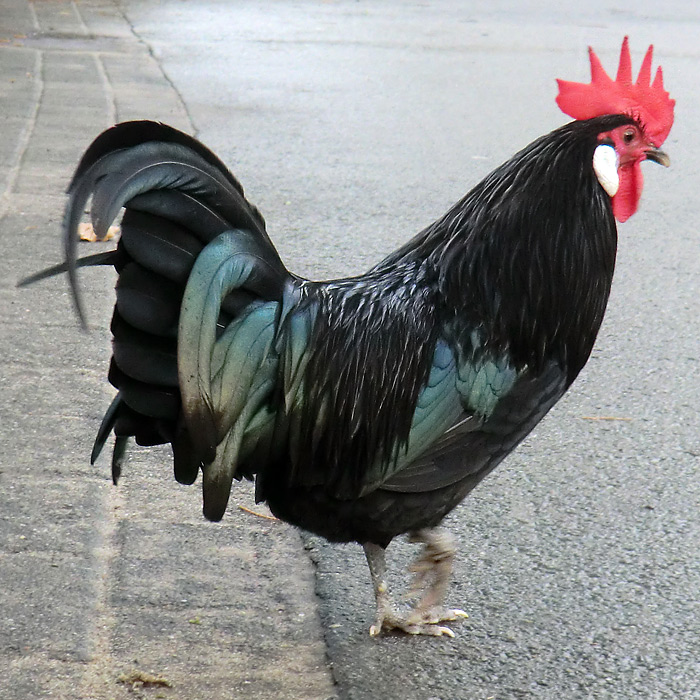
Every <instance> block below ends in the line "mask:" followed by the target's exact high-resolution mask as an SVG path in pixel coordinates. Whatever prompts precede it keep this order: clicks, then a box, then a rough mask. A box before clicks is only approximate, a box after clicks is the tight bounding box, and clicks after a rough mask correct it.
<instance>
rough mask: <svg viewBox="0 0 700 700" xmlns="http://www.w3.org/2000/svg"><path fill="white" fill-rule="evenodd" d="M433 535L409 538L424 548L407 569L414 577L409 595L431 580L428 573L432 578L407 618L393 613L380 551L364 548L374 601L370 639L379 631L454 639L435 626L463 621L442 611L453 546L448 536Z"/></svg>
mask: <svg viewBox="0 0 700 700" xmlns="http://www.w3.org/2000/svg"><path fill="white" fill-rule="evenodd" d="M435 532H436V531H433V530H421V531H419V532H418V533H415V534H414V535H412V539H413V540H414V541H420V542H424V543H425V545H426V546H425V550H424V553H423V555H422V556H421V557H420V558H419V559H418V560H417V561H416V563H415V564H414V565H413V566H412V567H411V568H412V570H413V571H415V574H416V575H415V578H414V581H413V587H412V591H414V592H415V591H417V590H418V588H417V587H420V589H422V588H423V586H424V584H425V583H427V582H428V580H429V579H430V578H431V575H430V574H431V571H433V572H434V575H433V576H432V578H433V583H432V585H431V586H430V587H429V588H428V589H427V590H426V591H425V593H424V595H423V597H422V598H421V599H420V601H419V602H418V604H417V605H416V606H415V607H414V608H413V609H412V610H410V611H409V612H408V613H407V614H401V613H399V612H397V611H396V610H395V609H394V607H393V605H392V602H391V597H390V596H389V592H388V590H387V585H386V580H385V574H386V559H385V556H384V548H383V547H380V546H379V545H376V544H371V543H367V544H365V545H364V550H365V556H366V557H367V564H368V565H369V571H370V575H371V577H372V587H373V588H374V597H375V599H376V602H377V613H376V618H375V622H374V624H373V625H372V626H371V627H370V630H369V633H370V635H371V636H373V637H374V636H376V635H378V634H379V633H380V632H381V631H382V630H391V629H397V630H401V631H403V632H406V633H407V634H426V635H430V636H434V637H440V636H442V635H447V636H449V637H454V632H453V631H452V630H451V629H450V628H449V627H443V626H441V625H440V624H438V623H440V622H442V621H444V620H456V619H458V618H460V617H467V614H466V613H464V612H463V611H461V610H448V609H445V608H443V607H442V602H443V600H444V597H445V593H446V591H447V584H448V581H449V576H450V571H451V569H452V557H453V555H454V545H452V540H451V538H449V536H446V537H447V539H445V535H444V534H443V533H439V532H438V533H437V535H438V536H434V535H435ZM446 543H449V545H450V546H451V548H449V547H447V544H446ZM446 549H449V551H446Z"/></svg>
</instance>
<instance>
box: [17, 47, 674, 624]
mask: <svg viewBox="0 0 700 700" xmlns="http://www.w3.org/2000/svg"><path fill="white" fill-rule="evenodd" d="M652 50H653V47H651V46H650V47H649V50H648V51H647V53H646V55H645V57H644V60H643V63H642V67H641V70H640V73H639V77H638V79H637V81H636V82H633V79H632V72H631V61H630V53H629V47H628V42H627V38H625V40H624V42H623V45H622V51H621V55H620V64H619V69H618V73H617V77H616V79H615V80H612V79H611V78H610V77H609V76H608V75H607V74H606V72H605V71H604V69H603V68H602V66H601V64H600V62H599V60H598V58H597V57H596V55H595V53H594V52H593V51H592V50H589V54H590V62H591V73H592V80H591V83H590V84H582V83H571V82H566V81H558V82H559V95H558V97H557V102H558V104H559V106H560V107H561V109H562V110H563V111H564V112H565V113H567V114H568V115H569V116H571V117H573V118H574V119H575V121H573V122H571V123H569V124H566V125H565V126H562V127H561V128H559V129H556V130H555V131H553V132H552V133H550V134H548V135H546V136H543V137H541V138H539V139H537V140H536V141H535V142H533V143H532V144H530V145H529V146H527V147H526V148H525V149H523V150H522V151H520V152H519V153H517V154H516V155H515V156H514V157H513V158H511V159H510V160H509V161H507V162H506V163H504V164H503V165H501V166H500V167H499V168H497V169H496V170H494V171H493V172H492V173H491V174H490V175H488V176H487V177H486V178H485V179H484V180H483V181H482V182H481V183H479V184H478V185H476V187H474V189H472V190H471V191H470V192H469V193H468V194H467V195H466V196H465V197H464V198H463V199H462V200H461V201H459V202H458V203H457V204H455V205H454V206H453V207H452V208H451V209H450V210H449V211H448V212H447V213H446V214H445V215H444V216H442V217H441V218H440V219H438V220H437V221H436V222H435V223H433V224H432V225H430V226H428V227H427V228H426V229H424V230H423V231H422V232H420V233H419V234H418V235H417V236H415V237H414V238H413V239H412V240H410V241H409V242H408V243H406V244H405V245H404V246H403V247H401V248H400V249H398V250H397V251H395V252H393V253H392V254H391V255H389V257H387V258H386V259H385V260H383V261H382V262H380V263H379V264H378V265H377V266H376V267H373V268H372V269H371V270H369V271H368V272H367V273H366V274H363V275H360V276H357V277H350V278H346V279H337V280H330V281H324V282H315V281H310V280H307V279H303V278H301V277H299V276H297V275H294V274H293V273H291V272H289V271H288V270H287V269H286V267H285V266H284V264H283V262H282V261H281V259H280V257H279V255H278V253H277V251H276V250H275V247H274V245H273V244H272V241H271V240H270V238H269V237H268V234H267V232H266V229H265V223H264V220H263V218H262V216H261V214H260V212H259V211H258V210H257V209H256V208H255V207H254V206H253V205H252V204H250V203H249V202H248V201H247V200H246V198H245V196H244V192H243V189H242V187H241V185H240V184H239V182H238V181H237V180H236V179H235V178H234V176H233V175H232V174H231V173H230V172H229V171H228V170H227V169H226V167H225V166H224V165H223V163H222V162H221V161H220V160H219V159H218V158H217V157H216V156H215V155H214V154H213V153H212V152H211V151H209V150H208V149H207V148H206V147H205V146H203V145H202V144H201V143H199V142H198V141H196V140H195V139H193V138H191V137H189V136H187V135H185V134H183V133H181V132H179V131H177V130H175V129H173V128H170V127H168V126H165V125H163V124H158V123H154V122H148V121H137V122H127V123H123V124H119V125H117V126H115V127H113V128H111V129H109V130H107V131H105V132H104V133H103V134H101V135H100V136H99V137H98V138H97V139H96V140H95V141H94V142H93V144H92V145H91V146H90V147H89V148H88V150H87V151H86V153H85V155H84V156H83V158H82V160H81V162H80V164H79V166H78V168H77V171H76V173H75V176H74V178H73V180H72V182H71V184H70V187H69V202H68V205H67V209H66V215H65V221H64V234H65V254H66V262H65V263H63V264H62V265H58V266H56V267H54V268H52V269H51V270H48V271H45V272H43V273H39V274H38V275H35V276H34V277H33V278H31V279H30V280H27V281H35V280H36V279H39V278H41V277H46V276H49V275H51V274H57V273H58V272H67V273H68V275H69V277H70V283H71V285H72V290H73V293H74V299H75V303H76V308H77V311H78V314H79V315H80V318H81V319H82V320H83V323H84V318H85V317H84V312H83V305H82V301H81V297H80V294H79V290H78V285H77V279H76V268H77V267H79V266H84V265H98V264H103V265H113V266H114V267H115V268H116V270H117V272H118V275H119V277H118V281H117V285H116V305H115V308H114V315H113V319H112V324H111V330H112V334H113V357H112V361H111V366H110V370H109V381H110V382H111V383H112V384H113V385H114V386H115V387H116V388H117V390H118V393H117V395H116V397H115V399H114V401H113V402H112V404H111V406H110V407H109V409H108V410H107V412H106V415H105V417H104V419H103V422H102V425H101V427H100V428H99V431H98V435H97V438H96V441H95V446H94V449H93V452H92V461H93V462H94V461H95V459H96V458H97V456H98V455H99V453H100V451H101V449H102V447H103V446H104V444H105V442H106V440H107V438H108V436H109V435H110V434H111V433H114V435H115V442H114V450H113V457H112V471H113V479H114V481H115V483H116V481H117V479H118V478H119V475H120V473H121V470H122V464H123V461H124V455H125V450H126V446H127V442H128V440H129V439H130V438H134V439H135V440H136V442H137V443H139V444H141V445H154V444H163V443H170V444H171V445H172V451H173V461H174V471H175V478H176V479H177V480H178V481H179V482H181V483H185V484H191V483H193V482H194V481H195V480H196V478H197V476H198V474H199V472H200V471H201V473H202V489H203V501H204V515H205V516H206V517H207V518H209V519H210V520H220V519H221V518H222V517H223V515H224V512H225V510H226V507H227V502H228V499H229V494H230V491H231V487H232V482H233V480H234V479H235V480H240V479H243V478H245V479H251V480H254V481H255V496H256V500H257V501H258V502H260V501H265V502H267V504H268V505H269V507H270V509H271V511H272V512H273V513H274V514H275V515H276V516H277V517H279V518H280V519H282V520H284V521H286V522H288V523H291V524H293V525H295V526H297V527H299V528H303V529H305V530H307V531H310V532H313V533H316V534H318V535H321V536H323V537H325V538H327V539H328V540H330V541H333V542H349V541H355V542H358V543H360V544H361V545H362V546H363V547H364V550H365V553H366V557H367V561H368V564H369V569H370V574H371V579H372V584H373V588H374V594H375V598H376V615H375V620H374V623H373V624H372V626H371V628H370V633H371V634H372V635H376V634H379V633H380V632H382V631H384V630H392V629H394V630H401V631H404V632H407V633H411V634H428V635H443V634H444V635H453V632H452V630H451V628H450V627H448V626H446V625H444V624H443V623H444V622H447V621H451V620H457V619H458V618H460V617H463V616H464V615H465V613H463V612H462V611H461V610H457V609H451V608H447V607H445V604H444V600H445V596H446V591H447V586H448V581H449V577H450V573H451V567H452V559H453V556H454V553H455V546H454V543H453V540H452V538H451V537H450V536H449V535H448V534H447V532H445V531H443V530H441V529H439V525H440V523H441V521H442V520H443V518H444V517H445V516H446V515H447V514H448V513H449V512H450V511H451V510H452V509H453V508H455V506H457V504H459V503H460V502H461V501H462V500H463V499H464V498H465V496H466V495H467V494H468V493H469V492H470V491H471V490H472V489H473V488H474V487H475V486H476V485H477V484H478V483H479V482H480V481H481V480H482V479H483V478H484V477H485V476H486V475H487V474H488V473H489V472H491V471H492V470H493V469H494V468H495V467H496V466H497V465H498V464H499V463H500V462H501V460H502V459H503V458H504V457H506V456H507V455H508V454H509V453H510V452H511V451H512V450H513V449H514V448H515V447H516V446H517V445H518V443H519V442H520V441H521V440H522V439H523V438H524V437H525V436H526V435H527V434H528V433H529V432H530V431H531V430H532V429H533V427H534V426H535V425H536V424H537V423H538V422H539V421H540V420H541V419H542V418H543V417H544V415H545V414H546V413H547V412H548V411H549V409H550V408H552V406H553V405H554V404H555V403H556V402H557V401H558V400H559V399H560V398H561V396H562V395H563V394H564V392H565V391H566V390H567V389H568V387H569V386H570V385H571V383H572V382H573V381H574V379H575V378H576V376H577V375H578V373H579V372H580V370H581V368H582V367H583V366H584V364H585V363H586V361H587V359H588V357H589V355H590V353H591V350H592V348H593V344H594V342H595V339H596V335H597V333H598V330H599V328H600V324H601V322H602V320H603V314H604V312H605V308H606V304H607V301H608V295H609V292H610V286H611V283H612V278H613V268H614V264H615V254H616V245H617V229H616V223H615V219H616V218H617V220H619V221H625V220H626V219H627V218H629V217H630V216H631V215H632V214H633V213H634V212H635V210H636V209H637V204H638V201H639V197H640V194H641V190H642V175H641V169H640V164H641V162H642V161H644V160H651V161H655V162H657V163H660V164H662V165H668V157H667V156H666V154H665V153H664V152H662V151H661V150H659V148H660V146H661V144H662V143H663V141H664V140H665V139H666V137H667V135H668V133H669V131H670V128H671V125H672V122H673V110H674V101H673V100H671V99H670V98H669V95H668V93H667V92H666V91H665V90H664V86H663V77H662V73H661V68H659V69H658V71H657V73H656V76H655V78H654V80H653V82H652V81H651V63H652ZM90 197H92V203H91V213H92V223H93V226H94V229H95V231H96V232H97V234H98V236H103V235H104V234H105V232H106V231H107V229H108V227H109V226H110V224H112V222H113V221H114V219H115V217H116V216H117V215H118V214H119V212H120V210H121V209H122V207H123V208H124V210H125V211H124V214H123V218H122V221H121V230H122V234H121V239H120V241H119V243H118V245H117V248H116V250H114V251H110V252H107V253H100V254H97V255H93V256H88V257H86V258H82V259H80V260H76V239H77V237H76V235H75V232H76V229H77V227H78V225H79V222H80V218H81V215H82V212H83V210H84V207H85V205H86V204H87V202H88V200H89V199H90ZM406 533H408V535H409V537H410V539H411V540H413V541H416V542H420V543H422V544H423V550H422V552H421V554H420V556H419V558H418V560H417V561H416V562H415V563H414V564H413V566H412V570H413V571H414V579H413V582H412V588H411V590H412V592H413V593H414V594H415V601H414V604H413V606H412V607H411V608H410V609H409V610H408V611H403V612H402V611H398V610H397V609H395V608H394V607H393V605H392V602H391V599H390V597H389V592H388V590H387V586H386V583H385V580H384V576H385V558H384V550H385V548H386V547H387V546H388V544H389V543H390V542H391V541H392V539H393V538H394V537H396V536H398V535H401V534H406Z"/></svg>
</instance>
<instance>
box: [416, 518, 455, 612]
mask: <svg viewBox="0 0 700 700" xmlns="http://www.w3.org/2000/svg"><path fill="white" fill-rule="evenodd" d="M409 541H410V542H422V543H423V545H424V547H423V551H422V553H421V554H420V556H419V557H418V558H417V559H416V561H415V562H413V564H411V566H410V571H412V572H413V574H414V577H413V582H412V583H411V588H410V590H409V597H410V598H416V597H418V596H420V598H419V600H418V602H417V603H416V604H415V605H414V607H413V611H412V612H411V615H410V616H409V621H410V622H415V623H417V624H421V623H423V624H425V623H428V624H437V623H439V622H445V621H450V620H458V619H460V618H465V617H468V615H467V613H465V612H464V611H463V610H459V609H456V608H446V607H445V606H444V602H445V596H446V594H447V587H448V585H449V583H450V576H451V575H452V561H453V559H454V555H455V552H456V551H457V549H456V547H455V543H454V538H453V537H452V535H450V534H449V533H448V532H446V531H444V530H439V529H438V528H426V529H424V530H417V531H416V532H413V533H411V535H410V537H409ZM421 594H422V595H421Z"/></svg>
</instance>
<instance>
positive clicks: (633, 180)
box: [612, 161, 644, 223]
mask: <svg viewBox="0 0 700 700" xmlns="http://www.w3.org/2000/svg"><path fill="white" fill-rule="evenodd" d="M617 172H618V174H619V176H620V187H619V189H618V190H617V194H616V195H615V196H614V197H613V198H612V206H613V214H614V215H615V218H616V219H617V220H618V221H619V222H620V223H622V222H623V221H627V219H629V218H630V216H632V214H634V212H636V211H637V206H638V204H639V198H640V197H641V196H642V186H643V185H644V178H643V176H642V168H641V163H640V161H636V162H635V163H632V164H631V165H623V166H622V167H620V169H619V170H618V171H617Z"/></svg>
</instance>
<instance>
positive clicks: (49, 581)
mask: <svg viewBox="0 0 700 700" xmlns="http://www.w3.org/2000/svg"><path fill="white" fill-rule="evenodd" d="M132 118H151V119H160V120H163V121H166V122H168V123H169V124H172V125H174V126H177V127H179V128H182V129H184V130H186V131H188V132H190V133H192V132H193V131H194V125H193V124H192V123H191V121H190V119H189V117H188V113H187V109H186V106H185V105H184V104H183V102H182V100H181V99H180V97H179V96H178V94H177V92H176V90H175V89H174V88H173V86H172V85H171V84H170V82H169V81H168V79H167V77H166V76H165V75H164V74H163V72H162V71H161V69H160V67H159V65H158V63H157V62H156V61H155V59H154V58H153V56H152V55H151V53H150V51H149V48H148V47H147V46H146V45H145V44H144V43H142V42H141V41H140V39H139V38H138V37H137V36H135V35H134V33H133V32H132V29H131V27H130V26H129V24H128V22H127V20H126V19H125V17H124V15H123V14H122V13H121V12H120V9H119V6H118V5H116V4H115V3H113V2H111V1H110V0H81V1H80V2H69V1H67V0H36V1H35V2H27V0H0V127H1V128H0V192H1V194H0V245H1V246H2V248H1V249H2V255H1V256H0V269H1V272H0V387H1V389H2V402H1V403H0V448H1V450H2V457H1V458H0V697H1V698H3V699H4V700H29V699H35V698H44V697H58V698H80V699H82V698H95V699H102V698H133V697H162V698H179V699H183V700H184V699H187V698H192V699H194V698H216V699H226V698H242V697H245V698H261V699H267V698H275V699H277V698H282V699H284V698H305V699H306V700H313V699H315V698H318V699H319V700H320V699H324V698H329V697H332V696H333V694H334V687H333V681H332V678H331V676H330V673H329V671H328V669H327V665H326V656H325V653H326V652H325V645H324V643H323V637H322V632H321V629H320V624H319V620H318V614H317V610H316V600H315V594H314V577H313V570H312V566H311V564H310V562H309V559H308V557H306V556H305V555H304V554H303V550H302V545H301V541H300V539H299V537H298V535H297V533H296V532H295V531H294V530H292V529H290V528H288V527H287V526H285V525H283V524H282V523H279V522H277V521H274V520H268V519H265V518H261V517H256V516H255V515H253V514H250V513H247V512H244V511H238V512H235V511H236V508H237V505H247V506H250V505H251V503H250V500H251V499H250V495H249V490H248V489H240V488H238V489H236V491H235V494H234V498H236V499H238V500H237V501H236V502H234V503H233V504H232V505H231V506H230V510H231V511H234V512H233V514H232V515H231V516H230V517H228V518H227V519H226V521H225V522H224V523H223V524H220V525H212V524H209V523H206V522H205V521H204V520H203V518H202V517H201V515H200V507H201V502H200V494H199V491H198V489H197V488H189V489H186V488H183V487H179V486H178V485H177V484H175V482H174V481H173V480H172V478H171V474H170V455H169V454H168V453H166V451H164V450H163V451H161V452H158V451H157V450H151V451H148V452H147V451H139V450H136V451H135V453H134V455H133V457H132V458H131V460H130V462H129V464H128V465H127V469H126V474H125V477H124V478H123V480H122V484H121V485H120V487H119V488H118V489H115V488H113V487H112V485H111V483H110V481H109V468H108V466H107V460H106V459H104V458H103V460H101V463H100V464H98V466H97V467H96V468H92V467H90V465H89V452H90V448H91V443H92V439H93V435H94V433H95V431H96V429H97V426H98V425H99V420H100V418H101V415H102V412H103V411H104V409H105V408H106V406H107V405H108V403H109V401H110V399H111V395H112V391H111V388H110V387H109V386H108V384H107V382H106V378H105V376H106V368H107V364H108V358H109V334H108V330H107V329H108V324H109V318H110V307H111V304H112V303H113V291H112V285H113V277H112V275H111V274H110V273H108V272H106V271H105V270H93V271H89V272H86V273H84V274H82V275H81V278H82V281H83V286H84V289H85V291H86V299H87V300H88V302H89V321H90V326H91V330H92V332H91V333H89V334H84V333H81V332H80V329H79V326H78V324H77V322H76V320H75V318H74V315H73V313H72V308H71V302H70V298H69V295H68V292H67V283H66V280H65V279H54V280H49V281H48V282H45V283H41V284H38V285H36V286H34V287H32V288H30V289H16V288H15V284H16V282H17V280H18V279H20V278H21V277H23V276H24V275H27V274H29V273H31V272H33V271H36V270H38V269H41V268H42V267H45V266H48V265H51V264H54V263H56V262H57V261H58V260H60V257H61V253H60V246H59V224H60V220H61V213H62V207H63V203H64V198H63V195H62V192H63V191H64V190H65V187H66V184H67V182H68V179H69V177H70V174H71V172H72V170H73V168H74V167H75V165H76V163H77V161H78V159H79V157H80V155H81V153H82V151H83V150H84V149H85V147H86V146H87V145H88V144H89V143H90V141H91V140H92V138H94V136H96V135H97V133H99V132H100V131H101V130H102V129H103V128H105V127H107V126H109V125H111V124H112V123H114V122H116V121H122V120H126V119H132ZM89 245H93V246H94V247H92V248H91V249H90V252H95V251H96V250H98V249H99V247H100V246H103V245H104V246H107V245H111V244H85V246H89ZM149 679H150V681H152V682H149Z"/></svg>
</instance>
